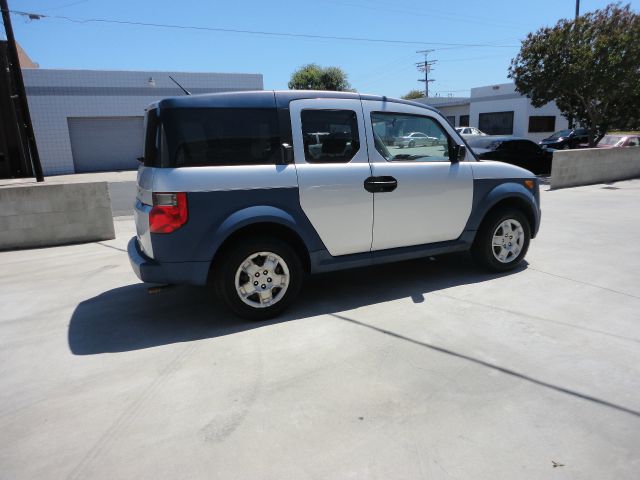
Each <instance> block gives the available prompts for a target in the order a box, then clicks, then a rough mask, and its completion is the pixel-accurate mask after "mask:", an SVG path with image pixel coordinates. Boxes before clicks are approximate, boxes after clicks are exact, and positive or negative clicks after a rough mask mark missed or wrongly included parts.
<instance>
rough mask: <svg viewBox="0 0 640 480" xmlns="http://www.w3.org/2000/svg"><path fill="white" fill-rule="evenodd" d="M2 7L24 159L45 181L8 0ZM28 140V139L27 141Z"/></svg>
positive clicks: (36, 174) (1, 0)
mask: <svg viewBox="0 0 640 480" xmlns="http://www.w3.org/2000/svg"><path fill="white" fill-rule="evenodd" d="M0 9H2V21H3V23H4V31H5V33H6V36H7V43H8V49H7V50H8V51H7V54H8V55H7V57H8V60H9V76H10V81H11V83H12V84H13V85H12V86H11V87H13V88H11V87H10V90H9V91H10V92H11V91H12V90H13V92H12V94H11V100H12V102H13V104H14V106H15V111H16V113H17V115H16V122H17V123H18V131H19V132H24V133H25V136H26V138H21V139H20V143H21V144H22V145H23V148H22V151H23V152H22V153H23V155H24V157H25V158H24V160H25V161H26V162H27V163H31V168H32V170H33V174H34V175H35V177H36V180H37V181H38V182H44V175H43V174H42V166H41V165H40V156H39V155H38V146H37V145H36V137H35V134H34V132H33V124H32V123H31V115H30V114H29V104H28V102H27V93H26V91H25V88H24V80H23V79H22V71H21V70H20V61H19V60H18V48H17V47H16V39H15V37H14V35H13V27H12V26H11V15H10V14H9V5H7V0H0ZM25 140H26V141H25Z"/></svg>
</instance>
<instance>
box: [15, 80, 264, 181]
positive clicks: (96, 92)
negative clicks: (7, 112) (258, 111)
mask: <svg viewBox="0 0 640 480" xmlns="http://www.w3.org/2000/svg"><path fill="white" fill-rule="evenodd" d="M22 75H23V78H24V83H25V88H26V92H27V98H28V101H29V109H30V111H31V120H32V122H33V127H34V130H35V135H36V142H37V145H38V152H39V154H40V161H41V163H42V168H43V171H44V174H45V175H58V174H66V173H74V165H73V156H72V152H71V141H70V137H69V129H68V122H67V119H68V118H69V117H128V116H132V117H136V116H137V117H139V116H141V115H143V114H144V109H145V107H146V106H147V105H149V104H150V103H152V102H154V101H157V100H160V99H162V98H165V97H169V96H178V95H182V94H183V93H182V91H181V90H180V89H179V88H178V87H177V86H176V85H175V84H174V83H173V82H172V81H171V80H170V79H169V75H171V76H173V77H174V78H175V79H176V80H177V81H178V82H180V83H181V84H182V85H183V86H184V87H185V88H186V89H187V90H189V91H190V92H191V93H193V94H197V93H214V92H226V91H238V90H262V89H263V82H262V75H261V74H242V73H239V74H238V73H184V72H140V71H136V72H131V71H104V70H49V69H24V70H23V71H22ZM151 79H152V80H153V81H150V80H151ZM141 141H142V139H141Z"/></svg>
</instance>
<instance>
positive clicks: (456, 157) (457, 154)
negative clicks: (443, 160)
mask: <svg viewBox="0 0 640 480" xmlns="http://www.w3.org/2000/svg"><path fill="white" fill-rule="evenodd" d="M466 156H467V147H466V145H454V146H453V148H452V149H451V155H450V156H449V158H450V160H451V163H458V162H461V161H463V160H464V159H465V157H466Z"/></svg>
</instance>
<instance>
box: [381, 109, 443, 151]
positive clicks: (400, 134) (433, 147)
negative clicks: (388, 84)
mask: <svg viewBox="0 0 640 480" xmlns="http://www.w3.org/2000/svg"><path fill="white" fill-rule="evenodd" d="M371 124H372V125H373V136H374V140H375V147H376V150H377V151H378V152H379V153H380V155H382V156H383V157H384V158H385V159H386V160H387V161H406V160H414V161H420V162H448V161H449V136H448V135H447V133H446V132H445V130H444V128H442V126H441V125H440V124H439V123H438V121H437V120H435V119H433V118H431V117H422V116H419V115H410V114H406V113H388V112H372V113H371ZM411 133H420V134H422V135H421V136H415V135H412V136H410V134H411Z"/></svg>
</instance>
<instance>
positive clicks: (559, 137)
mask: <svg viewBox="0 0 640 480" xmlns="http://www.w3.org/2000/svg"><path fill="white" fill-rule="evenodd" d="M588 145H589V131H588V130H587V129H586V128H574V129H567V130H560V131H559V132H555V133H554V134H553V135H551V136H550V137H547V138H545V139H543V140H542V141H541V142H540V146H541V147H542V148H554V149H556V150H567V149H569V148H580V147H581V146H585V147H586V146H588Z"/></svg>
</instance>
